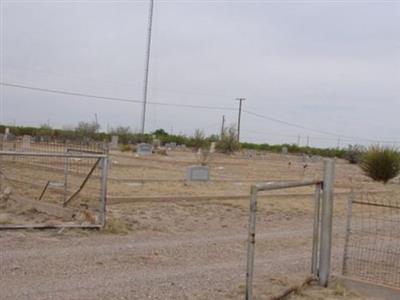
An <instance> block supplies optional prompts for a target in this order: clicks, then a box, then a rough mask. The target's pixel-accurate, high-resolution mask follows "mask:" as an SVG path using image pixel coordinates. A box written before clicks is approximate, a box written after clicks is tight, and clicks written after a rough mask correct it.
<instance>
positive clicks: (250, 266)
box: [245, 186, 258, 300]
mask: <svg viewBox="0 0 400 300" xmlns="http://www.w3.org/2000/svg"><path fill="white" fill-rule="evenodd" d="M257 193H258V188H257V187H256V186H252V187H251V198H250V216H249V236H248V240H247V271H246V295H245V299H246V300H252V299H253V271H254V251H255V243H256V212H257Z"/></svg>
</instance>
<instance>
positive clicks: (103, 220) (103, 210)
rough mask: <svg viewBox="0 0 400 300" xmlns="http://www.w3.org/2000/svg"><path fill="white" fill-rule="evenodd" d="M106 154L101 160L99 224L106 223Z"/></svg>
mask: <svg viewBox="0 0 400 300" xmlns="http://www.w3.org/2000/svg"><path fill="white" fill-rule="evenodd" d="M107 176H108V156H107V157H103V158H102V160H101V194H100V224H101V226H104V225H105V224H106V205H107Z"/></svg>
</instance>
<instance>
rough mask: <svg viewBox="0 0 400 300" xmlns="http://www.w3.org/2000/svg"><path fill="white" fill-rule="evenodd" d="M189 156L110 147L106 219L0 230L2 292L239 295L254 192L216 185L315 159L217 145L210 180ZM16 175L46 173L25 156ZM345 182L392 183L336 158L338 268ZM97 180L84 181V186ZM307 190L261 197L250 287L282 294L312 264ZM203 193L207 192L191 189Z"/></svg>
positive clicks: (1, 218) (339, 293) (35, 216)
mask: <svg viewBox="0 0 400 300" xmlns="http://www.w3.org/2000/svg"><path fill="white" fill-rule="evenodd" d="M289 161H290V162H291V165H290V166H289V164H288V162H289ZM195 163H196V159H195V156H194V154H193V153H190V152H172V153H170V154H169V155H168V156H160V155H154V156H152V157H146V158H138V157H135V155H134V154H131V153H119V152H118V153H117V152H115V153H112V166H111V170H110V174H109V175H110V180H109V185H108V194H109V206H108V215H107V217H108V224H107V226H106V228H105V229H104V230H102V231H100V232H99V231H84V230H79V229H78V230H63V231H61V232H60V231H57V230H47V231H36V230H24V231H0V299H243V298H244V282H245V264H246V238H247V227H248V226H247V225H248V210H249V208H248V206H249V200H248V199H247V198H243V199H225V200H221V199H218V196H222V195H232V196H234V195H248V193H249V189H250V185H251V184H252V183H254V182H261V181H265V180H299V179H305V178H321V174H322V161H315V162H312V161H308V162H307V164H308V167H307V169H306V172H305V173H304V174H303V160H302V158H301V157H297V156H284V155H277V154H269V153H267V154H265V155H258V156H256V157H249V155H246V154H243V153H241V154H236V155H234V156H224V155H220V154H217V155H215V156H214V157H213V158H212V160H211V162H210V168H211V181H210V182H207V183H186V182H185V181H184V178H185V169H186V167H187V166H188V165H191V164H195ZM29 172H31V173H32V174H35V175H33V176H32V175H30V174H31V173H29ZM13 176H14V177H20V178H22V177H23V176H25V177H27V178H32V177H35V176H36V178H40V180H45V179H46V172H45V171H43V170H40V168H28V170H24V171H18V170H14V173H13ZM26 180H28V179H26ZM30 180H32V179H30ZM39 186H40V185H39ZM352 186H353V187H355V188H356V189H362V190H374V191H377V190H379V191H382V190H383V189H386V190H394V192H395V193H397V192H398V190H399V189H398V187H397V185H394V184H393V185H389V186H387V187H385V188H384V187H383V186H381V185H378V184H375V183H372V182H371V181H370V180H368V179H367V178H366V177H364V176H363V175H362V174H361V173H360V171H359V170H358V168H357V167H356V166H352V165H349V164H347V163H346V162H344V161H340V160H338V161H337V164H336V182H335V190H336V192H337V195H336V197H335V211H334V241H333V245H334V248H333V269H334V270H333V271H334V272H338V273H339V272H340V271H341V258H342V252H343V242H344V238H343V237H344V226H345V212H346V202H347V197H348V196H347V194H346V193H347V192H348V191H349V189H350V187H352ZM90 188H91V189H90ZM15 189H18V185H17V187H16V186H15V185H14V192H17V191H16V190H15ZM30 189H34V188H33V187H30ZM37 189H39V188H37ZM39 190H40V189H39ZM95 191H96V187H95V186H89V187H88V189H87V190H86V191H83V192H84V193H86V195H93V194H95ZM23 192H24V195H25V196H27V195H29V191H21V193H23ZM35 193H36V195H37V191H36V190H35V191H34V192H33V194H35ZM51 193H53V194H54V195H57V191H52V192H51ZM312 193H313V190H312V189H311V188H301V189H293V190H284V191H279V192H274V193H270V194H268V195H270V196H269V197H267V198H265V197H262V198H260V203H259V210H258V215H257V235H256V240H257V241H256V270H255V291H254V294H255V297H256V299H269V298H270V297H272V296H274V295H278V294H280V293H281V292H282V291H284V290H285V289H287V288H288V287H290V286H292V285H294V284H297V283H298V282H301V281H302V280H304V279H305V278H306V277H307V276H308V275H309V273H310V256H311V251H310V250H311V234H312V212H313V206H312ZM84 195H85V194H84ZM204 195H205V196H209V199H207V200H201V199H191V198H190V197H191V196H204ZM160 196H169V199H165V198H161V197H160ZM146 197H153V199H148V198H146ZM157 197H159V199H158V201H157ZM174 197H175V198H176V200H174ZM49 199H50V200H49V201H55V200H54V199H58V198H54V199H53V198H51V197H50V198H49ZM163 199H164V200H163ZM46 219H48V218H45V217H44V216H41V214H40V213H38V212H32V211H29V210H28V211H27V210H24V211H23V213H21V212H15V211H14V214H12V213H11V212H10V209H9V208H7V209H6V210H5V211H3V212H2V211H1V210H0V223H8V222H13V223H15V220H18V222H27V221H29V222H36V221H39V222H43V221H45V220H46ZM293 299H363V298H362V297H361V296H358V295H356V294H354V293H352V292H350V291H346V290H345V289H342V288H340V287H337V286H333V287H332V288H331V289H319V288H316V287H313V288H310V289H306V290H304V292H301V293H298V294H297V295H294V296H293Z"/></svg>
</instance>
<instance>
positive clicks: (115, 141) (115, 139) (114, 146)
mask: <svg viewBox="0 0 400 300" xmlns="http://www.w3.org/2000/svg"><path fill="white" fill-rule="evenodd" d="M109 147H110V150H118V135H113V136H112V137H111V142H110V144H109Z"/></svg>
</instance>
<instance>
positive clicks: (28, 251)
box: [0, 221, 340, 299]
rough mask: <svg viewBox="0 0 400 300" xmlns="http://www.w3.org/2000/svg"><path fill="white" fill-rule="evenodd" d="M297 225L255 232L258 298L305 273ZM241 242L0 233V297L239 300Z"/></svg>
mask: <svg viewBox="0 0 400 300" xmlns="http://www.w3.org/2000/svg"><path fill="white" fill-rule="evenodd" d="M297 223H298V224H300V225H298V226H295V227H292V228H295V229H291V230H282V229H279V228H275V229H273V228H271V229H270V230H269V231H268V232H266V231H265V232H260V233H258V234H257V248H256V254H257V257H256V264H257V268H256V283H255V284H256V291H257V292H258V294H259V295H260V296H261V295H264V296H265V295H269V294H270V293H271V292H273V291H276V288H277V287H276V282H278V283H279V284H280V286H279V284H278V288H279V287H280V288H282V286H283V285H285V284H287V283H282V282H281V283H280V282H279V280H286V279H287V278H288V275H287V274H291V275H290V277H295V276H294V275H296V274H299V278H304V277H305V276H306V275H307V273H308V270H309V260H310V255H311V254H310V237H311V229H310V226H309V225H308V224H307V225H304V224H303V225H301V223H302V222H300V221H299V222H297ZM303 223H304V222H303ZM149 237H150V238H149ZM246 237H247V236H246V234H237V233H233V232H229V231H227V230H226V231H216V232H212V231H211V232H209V233H208V234H205V235H204V234H203V235H198V236H196V232H191V233H183V234H180V235H176V234H175V235H171V234H158V235H157V234H149V233H148V232H147V233H146V232H140V233H136V234H130V235H125V236H112V235H103V234H99V233H92V234H90V235H89V236H70V235H68V234H63V235H58V234H56V233H55V232H1V233H0V263H1V269H0V291H1V293H0V299H242V298H243V291H244V289H243V287H244V278H245V264H246ZM338 251H340V247H338V249H337V251H336V252H338ZM261 283H262V284H261ZM274 285H275V286H274ZM260 298H263V297H260Z"/></svg>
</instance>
